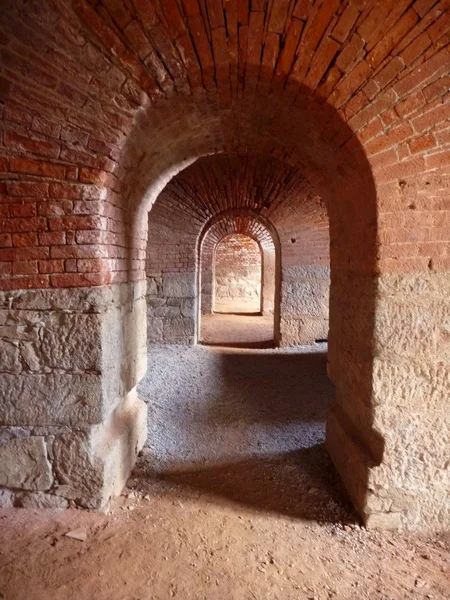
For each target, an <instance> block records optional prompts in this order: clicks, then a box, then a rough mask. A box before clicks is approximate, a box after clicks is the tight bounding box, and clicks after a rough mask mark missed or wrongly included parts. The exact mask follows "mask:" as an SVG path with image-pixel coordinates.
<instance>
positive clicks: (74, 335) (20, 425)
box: [0, 283, 146, 508]
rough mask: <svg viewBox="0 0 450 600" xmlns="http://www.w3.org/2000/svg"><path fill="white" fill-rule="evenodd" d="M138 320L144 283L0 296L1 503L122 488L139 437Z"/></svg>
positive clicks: (84, 496)
mask: <svg viewBox="0 0 450 600" xmlns="http://www.w3.org/2000/svg"><path fill="white" fill-rule="evenodd" d="M145 324H146V302H145V284H143V283H137V284H123V285H114V286H108V287H94V288H71V289H43V290H17V291H8V292H2V293H1V294H0V354H1V356H2V361H1V367H0V368H1V373H0V378H1V385H0V389H1V390H2V401H1V403H0V502H3V504H10V505H12V504H14V505H16V506H20V505H25V506H61V507H65V506H68V505H69V504H73V505H78V506H82V507H86V508H101V507H104V506H105V505H106V504H107V503H108V501H109V499H110V498H111V497H112V496H115V495H117V494H119V493H120V491H121V489H122V488H123V486H124V484H125V482H126V480H127V478H128V476H129V473H130V471H131V469H132V468H133V465H134V462H135V459H136V455H137V453H138V452H139V451H140V449H141V448H142V446H143V444H144V441H145V436H146V406H145V404H144V403H143V402H142V401H141V400H140V399H139V398H138V396H137V394H136V391H135V387H136V385H137V383H138V381H139V379H140V378H141V377H142V376H143V374H144V373H145V370H146V326H145ZM2 499H3V500H2Z"/></svg>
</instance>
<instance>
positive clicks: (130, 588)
mask: <svg viewBox="0 0 450 600" xmlns="http://www.w3.org/2000/svg"><path fill="white" fill-rule="evenodd" d="M325 367H326V355H325V353H324V347H323V346H317V347H315V348H313V349H311V348H310V349H303V351H298V352H292V351H291V352H281V351H278V350H242V349H239V350H231V349H220V348H210V347H202V346H198V347H196V348H191V349H186V348H181V347H171V348H161V347H156V348H152V349H151V351H150V355H149V372H148V375H147V377H146V379H145V380H144V381H143V382H142V384H141V386H140V394H141V396H142V397H145V398H146V399H147V401H148V404H149V439H148V445H147V447H146V448H145V450H144V452H143V453H142V455H141V457H140V459H139V463H138V465H137V467H136V469H135V471H134V473H133V476H132V478H131V479H130V481H129V487H128V488H127V489H126V490H125V492H124V495H123V496H122V497H121V498H119V499H118V500H117V501H116V502H115V504H114V506H113V507H112V509H111V512H110V513H109V514H98V513H97V514H93V513H87V512H84V511H76V510H70V511H66V512H56V511H40V512H38V511H31V510H25V509H16V510H2V511H0V535H1V540H2V544H1V545H0V598H2V599H5V600H44V599H45V600H72V599H73V600H166V599H171V598H176V599H179V600H303V599H311V600H313V599H315V600H328V599H336V600H369V599H370V600H409V599H419V600H422V599H423V600H425V599H430V600H448V599H449V598H450V570H449V567H450V565H449V558H450V538H449V536H446V535H443V534H440V535H423V534H422V535H419V534H412V533H408V534H407V533H393V532H375V531H367V530H365V529H364V528H363V527H361V526H360V525H359V523H358V519H357V517H356V515H355V514H354V512H353V511H352V509H351V507H350V506H349V504H348V502H347V500H346V497H345V494H344V492H343V490H342V488H341V486H340V483H339V480H338V478H337V476H336V474H335V472H334V470H333V468H332V465H331V463H330V460H329V458H328V456H327V454H326V451H325V449H324V445H323V437H324V415H325V412H326V407H327V404H328V402H329V400H330V397H331V395H332V387H331V384H330V383H329V381H328V380H327V379H326V375H325ZM77 528H82V529H83V530H84V531H85V532H86V534H87V538H86V540H85V541H78V540H75V539H71V538H68V537H67V536H66V535H65V534H66V533H67V532H69V531H71V530H74V529H77Z"/></svg>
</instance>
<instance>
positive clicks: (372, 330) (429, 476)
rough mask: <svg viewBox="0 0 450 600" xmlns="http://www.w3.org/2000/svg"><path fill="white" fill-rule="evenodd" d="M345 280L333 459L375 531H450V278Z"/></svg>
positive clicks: (332, 418) (336, 309) (338, 315)
mask: <svg viewBox="0 0 450 600" xmlns="http://www.w3.org/2000/svg"><path fill="white" fill-rule="evenodd" d="M339 279H340V281H339V282H338V281H337V279H336V281H334V282H333V286H334V285H336V288H335V289H334V290H333V294H332V303H331V305H332V310H331V318H332V329H331V331H332V332H333V339H332V340H330V356H329V374H330V377H331V378H332V380H333V381H334V382H335V384H336V392H337V393H336V402H335V404H334V406H333V407H332V409H331V411H330V414H329V417H328V423H327V447H328V450H329V452H330V455H331V457H332V459H333V462H334V464H335V465H336V467H337V469H338V471H339V473H340V475H341V477H342V479H343V481H344V483H345V485H346V488H347V490H348V492H349V494H350V496H351V498H352V500H353V502H354V504H355V506H356V507H357V509H358V510H359V512H360V514H361V515H362V517H363V519H364V521H365V523H366V524H367V525H368V526H370V527H382V528H404V529H430V530H444V529H446V528H448V527H449V526H450V498H449V489H450V450H449V449H450V411H449V408H448V402H449V401H448V398H449V392H450V342H449V340H450V333H449V332H450V326H449V317H448V315H449V314H450V300H449V298H450V277H449V276H448V274H444V273H441V274H439V273H433V272H429V273H420V274H411V275H401V274H383V275H379V276H374V277H369V276H366V277H362V276H361V277H357V276H354V277H348V278H344V277H340V278H339ZM338 287H339V289H338ZM335 292H336V293H335ZM337 292H339V293H337ZM344 333H345V337H344ZM338 340H339V347H338ZM344 340H345V344H344V343H343V342H344Z"/></svg>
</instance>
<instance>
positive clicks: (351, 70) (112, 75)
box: [1, 0, 450, 170]
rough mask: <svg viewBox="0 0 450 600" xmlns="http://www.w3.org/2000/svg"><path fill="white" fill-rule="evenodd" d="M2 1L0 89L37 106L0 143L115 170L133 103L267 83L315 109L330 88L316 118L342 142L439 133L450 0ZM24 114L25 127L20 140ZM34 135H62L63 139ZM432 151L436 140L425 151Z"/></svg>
mask: <svg viewBox="0 0 450 600" xmlns="http://www.w3.org/2000/svg"><path fill="white" fill-rule="evenodd" d="M2 4H3V13H4V17H5V18H3V19H2V30H3V34H2V40H1V43H2V49H1V59H2V65H3V77H2V82H1V83H2V86H1V87H2V96H3V98H5V99H6V100H10V101H14V102H16V103H17V104H18V105H20V106H27V107H29V108H30V109H32V114H31V115H30V117H27V116H23V117H22V120H23V121H24V122H23V123H21V125H22V129H17V128H16V131H14V132H9V133H8V134H7V135H6V136H5V145H6V146H7V147H11V146H13V147H17V146H20V145H22V147H23V148H25V149H27V150H29V151H31V152H33V150H35V151H36V152H37V153H38V154H41V153H42V154H44V155H47V156H49V157H53V158H57V157H58V158H61V159H62V160H66V161H69V162H75V163H77V164H82V165H85V166H86V167H94V168H106V170H113V168H114V162H115V161H119V158H122V159H123V156H121V151H120V150H121V149H122V146H123V143H124V139H125V138H124V136H125V134H127V133H129V132H130V131H131V129H132V128H133V126H135V125H136V123H133V119H136V118H137V113H138V111H139V108H141V109H142V107H144V108H145V110H146V111H147V112H149V111H151V106H153V107H156V108H161V109H163V106H162V104H164V102H163V101H164V100H165V99H169V98H172V99H173V98H174V97H177V96H191V97H193V98H197V99H198V98H199V97H200V96H203V93H204V92H206V94H207V95H209V96H210V97H211V98H212V97H213V96H214V97H216V93H217V94H218V95H217V102H218V103H219V105H220V108H221V109H222V111H223V119H224V122H227V117H229V116H230V115H231V114H232V112H230V107H232V106H233V105H234V103H236V102H238V103H239V105H242V106H244V104H245V103H244V101H243V97H245V98H247V100H249V102H250V104H247V105H245V107H244V109H243V110H244V111H247V112H248V111H249V110H250V111H251V110H252V109H253V110H255V109H256V108H258V104H254V105H252V102H253V101H254V99H255V97H261V96H263V95H266V94H268V93H269V92H270V93H271V94H272V95H273V97H274V98H280V97H283V103H284V104H283V106H286V105H292V104H293V105H295V104H296V103H297V105H298V106H300V107H304V106H305V105H306V104H308V102H309V100H308V98H311V99H312V100H313V107H312V108H311V113H312V114H316V113H317V112H318V111H319V112H320V109H319V108H318V103H317V101H318V100H319V101H320V102H325V101H326V102H327V104H328V105H329V106H331V107H334V108H336V109H337V114H338V115H339V116H340V118H342V122H338V121H336V120H335V118H334V119H333V120H334V122H328V123H326V124H325V123H322V128H323V127H324V126H325V125H326V126H327V128H328V131H327V132H326V135H325V137H327V138H329V139H333V140H334V142H335V143H337V145H338V146H339V145H342V144H344V143H345V142H347V141H348V138H349V137H350V136H351V131H352V130H353V131H359V132H360V140H361V141H363V142H364V143H365V148H366V151H367V153H368V154H369V155H372V154H377V153H379V152H380V151H382V150H385V149H387V148H389V147H390V146H391V145H392V144H393V143H398V144H399V148H398V150H397V152H398V156H405V155H408V156H409V155H411V156H417V155H418V154H420V153H423V152H424V151H426V150H429V149H430V148H433V147H435V146H436V145H437V143H438V142H440V143H442V142H448V134H447V133H442V134H441V133H440V131H441V130H443V129H444V127H440V124H441V122H442V121H444V120H445V119H446V118H448V98H449V96H448V89H449V81H450V79H449V77H448V73H449V70H450V55H449V48H448V44H449V41H450V9H449V7H450V3H449V2H448V0H441V1H440V2H436V1H435V0H416V1H415V2H414V1H411V0H400V1H397V2H394V1H393V0H383V1H379V0H349V1H347V0H343V1H339V0H327V1H320V0H318V1H315V2H314V1H312V0H251V1H250V0H239V1H238V0H164V1H162V0H89V1H88V0H73V1H72V2H68V1H67V0H45V1H44V2H39V1H36V0H35V1H32V2H30V1H27V2H25V1H24V0H9V2H8V1H6V2H4V3H2ZM442 75H447V77H442ZM210 102H214V101H213V100H212V99H210ZM227 111H228V112H227ZM13 112H14V109H13V108H11V109H10V112H9V114H10V116H11V117H12V118H13V114H12V113H13ZM162 112H163V111H162ZM163 114H164V112H163ZM330 114H331V113H330ZM37 115H39V116H44V115H45V116H46V117H47V118H49V122H42V121H40V120H39V118H38V116H37ZM264 116H267V115H264ZM175 117H176V118H177V119H178V120H180V119H181V118H182V115H181V114H176V115H175ZM272 117H273V118H272V119H271V120H269V122H268V123H267V129H270V127H271V122H272V123H273V124H276V121H277V118H274V117H278V115H272ZM404 117H408V121H405V120H402V119H403V118H404ZM28 118H29V119H30V120H31V121H32V125H31V131H32V132H34V133H32V134H28V135H27V136H26V137H31V138H32V140H29V141H25V140H24V139H23V140H21V138H20V136H21V134H23V133H24V129H23V128H25V127H27V126H28V125H29V122H28ZM164 118H165V117H164ZM330 118H331V117H330ZM19 120H20V119H19ZM156 121H158V120H157V119H156ZM63 123H64V126H63V133H62V134H61V136H60V128H61V126H62V124H63ZM343 123H348V124H349V126H350V128H351V129H347V128H346V127H343ZM154 124H155V121H153V125H154ZM369 124H370V125H369ZM159 125H160V126H162V127H163V128H164V125H165V124H164V122H161V121H159ZM297 125H298V124H295V123H294V124H293V126H294V128H295V127H297ZM430 128H431V131H430ZM232 129H233V128H231V130H232ZM228 133H229V132H228ZM322 133H323V132H322ZM383 133H385V134H386V135H381V134H383ZM215 134H216V142H217V143H218V144H221V143H229V144H238V143H239V142H237V141H236V139H234V140H230V139H227V128H226V127H225V128H224V130H222V131H221V132H220V134H219V133H218V132H215ZM40 135H44V136H49V137H50V138H52V137H61V138H62V141H63V144H62V147H61V148H59V146H58V145H56V143H55V142H52V141H51V140H48V141H47V140H46V141H45V142H44V141H43V140H41V139H40V137H39V136H40ZM240 136H241V140H240V142H241V143H242V144H243V145H245V140H244V138H245V132H244V131H242V130H241V131H240ZM33 141H34V142H35V143H34V146H33ZM39 142H41V144H39ZM45 143H46V144H47V145H45ZM74 148H79V149H81V148H82V149H83V153H84V154H83V153H81V152H80V151H77V150H75V149H74ZM284 150H285V152H286V153H287V154H288V153H289V148H285V149H284ZM278 151H279V152H280V151H281V150H280V149H279V150H278ZM440 160H442V156H441V155H440V154H439V153H437V154H433V155H432V156H431V157H430V158H429V159H428V162H429V164H431V165H432V164H438V163H439V161H440ZM124 162H125V163H126V160H125V161H124Z"/></svg>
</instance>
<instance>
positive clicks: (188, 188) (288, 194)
mask: <svg viewBox="0 0 450 600" xmlns="http://www.w3.org/2000/svg"><path fill="white" fill-rule="evenodd" d="M242 210H243V211H249V212H251V213H252V214H254V215H255V217H257V216H258V215H261V216H262V217H264V218H266V219H268V220H269V221H271V220H276V221H277V222H283V223H289V220H291V221H292V220H293V219H294V218H295V220H298V219H301V220H303V221H305V222H306V221H309V222H310V223H311V224H314V223H315V222H316V223H318V224H320V225H321V226H322V225H323V223H324V222H325V223H327V214H326V208H325V206H324V204H323V202H322V201H321V199H320V198H319V197H318V196H317V194H315V193H314V189H313V188H312V187H311V185H310V183H309V182H308V181H307V180H306V179H305V177H303V175H302V174H301V172H299V171H298V170H297V169H294V168H292V167H289V166H288V165H286V164H285V163H283V162H282V161H280V160H277V159H274V158H271V157H266V156H259V155H239V154H228V155H225V154H220V155H216V156H207V157H203V158H200V159H199V160H198V161H196V162H195V163H194V164H193V165H191V166H189V167H187V168H186V169H185V170H183V171H181V172H180V173H179V174H178V175H176V176H175V177H174V178H173V179H172V180H171V181H170V182H169V183H168V184H167V186H166V187H165V188H164V190H163V191H162V193H161V194H160V196H159V197H158V199H157V200H156V203H155V205H154V207H153V209H152V211H151V213H150V219H152V218H153V217H154V216H155V215H156V214H157V215H158V218H159V219H161V218H163V214H164V213H166V215H167V217H166V221H167V222H168V223H173V224H174V223H183V228H184V229H185V228H186V227H190V228H193V230H194V231H200V227H202V226H204V225H206V223H207V222H208V221H210V220H211V219H212V218H214V217H217V216H220V215H222V214H223V215H226V214H227V213H230V211H242ZM238 222H239V221H233V223H234V225H236V223H238ZM188 224H189V225H188ZM245 224H248V222H247V218H244V220H243V222H242V225H243V226H244V225H245ZM236 232H238V233H245V231H244V230H242V231H238V230H236Z"/></svg>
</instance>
